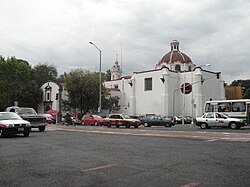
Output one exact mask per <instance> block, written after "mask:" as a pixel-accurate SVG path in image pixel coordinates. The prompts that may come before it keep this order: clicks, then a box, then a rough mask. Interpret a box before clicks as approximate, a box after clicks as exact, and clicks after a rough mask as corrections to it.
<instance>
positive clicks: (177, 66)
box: [175, 64, 181, 72]
mask: <svg viewBox="0 0 250 187" xmlns="http://www.w3.org/2000/svg"><path fill="white" fill-rule="evenodd" d="M175 71H177V72H179V71H181V66H180V65H179V64H178V65H176V66H175Z"/></svg>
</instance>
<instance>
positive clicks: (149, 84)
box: [144, 78, 152, 91]
mask: <svg viewBox="0 0 250 187" xmlns="http://www.w3.org/2000/svg"><path fill="white" fill-rule="evenodd" d="M144 82H145V91H150V90H152V78H145V81H144Z"/></svg>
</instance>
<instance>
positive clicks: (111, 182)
mask: <svg viewBox="0 0 250 187" xmlns="http://www.w3.org/2000/svg"><path fill="white" fill-rule="evenodd" d="M249 133H250V129H249V128H248V127H244V128H243V129H240V130H231V129H219V128H218V129H209V130H201V129H200V128H198V127H195V126H192V125H187V126H181V125H176V126H174V127H171V128H166V127H150V128H146V127H143V126H141V127H139V128H138V129H133V128H130V129H126V128H107V127H99V126H97V127H95V126H94V127H92V126H76V127H74V126H62V125H49V126H48V128H47V130H46V131H45V132H38V131H36V130H33V131H32V133H31V134H30V137H28V138H24V137H22V136H21V135H20V136H19V135H16V136H14V137H12V138H1V139H0V148H1V152H0V158H1V159H0V168H1V175H0V185H1V186H189V187H190V186H249V185H250V180H249V177H248V173H249V171H250V169H249V166H250V161H249V159H248V157H249V153H250V151H249V140H250V139H249V140H247V137H248V138H249V136H250V134H249ZM223 137H224V139H223ZM242 137H244V138H243V139H242ZM220 138H221V139H220Z"/></svg>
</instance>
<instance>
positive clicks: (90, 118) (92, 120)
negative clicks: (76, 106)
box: [88, 115, 95, 125]
mask: <svg viewBox="0 0 250 187" xmlns="http://www.w3.org/2000/svg"><path fill="white" fill-rule="evenodd" d="M88 122H89V124H90V125H94V123H95V120H94V117H93V116H92V115H90V116H89V118H88Z"/></svg>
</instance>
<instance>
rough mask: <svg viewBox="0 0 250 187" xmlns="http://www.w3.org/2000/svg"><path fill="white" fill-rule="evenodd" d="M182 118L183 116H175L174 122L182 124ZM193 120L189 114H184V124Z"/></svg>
mask: <svg viewBox="0 0 250 187" xmlns="http://www.w3.org/2000/svg"><path fill="white" fill-rule="evenodd" d="M182 118H183V116H175V117H174V122H175V124H182ZM192 121H193V119H192V117H191V116H184V124H191V123H192Z"/></svg>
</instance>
